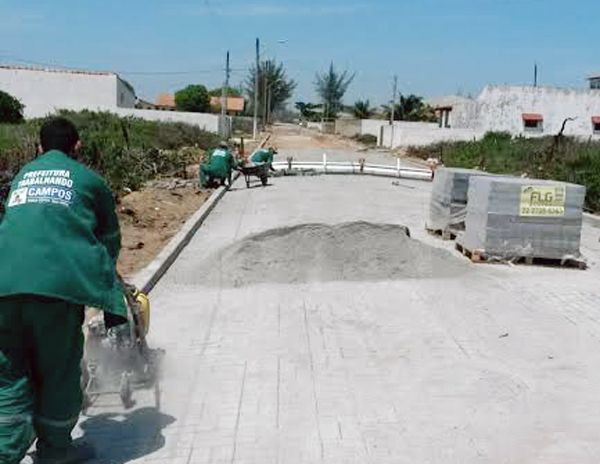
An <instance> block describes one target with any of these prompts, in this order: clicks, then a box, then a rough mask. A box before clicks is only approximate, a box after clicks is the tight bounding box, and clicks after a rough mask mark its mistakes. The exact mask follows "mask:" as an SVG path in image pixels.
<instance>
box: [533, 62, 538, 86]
mask: <svg viewBox="0 0 600 464" xmlns="http://www.w3.org/2000/svg"><path fill="white" fill-rule="evenodd" d="M537 81H538V67H537V63H534V64H533V86H534V87H537Z"/></svg>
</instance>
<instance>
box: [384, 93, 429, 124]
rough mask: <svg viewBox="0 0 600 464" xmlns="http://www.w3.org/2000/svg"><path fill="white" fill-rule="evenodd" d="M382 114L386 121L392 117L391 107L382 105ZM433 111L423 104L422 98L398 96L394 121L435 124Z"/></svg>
mask: <svg viewBox="0 0 600 464" xmlns="http://www.w3.org/2000/svg"><path fill="white" fill-rule="evenodd" d="M382 108H383V113H384V115H385V118H386V119H391V117H392V107H391V106H390V105H383V106H382ZM437 120H438V118H437V116H436V114H435V110H434V109H433V108H432V107H431V106H429V105H426V104H425V103H423V97H419V96H417V95H413V94H411V95H407V96H404V95H400V99H399V101H398V103H396V104H395V105H394V121H424V122H437Z"/></svg>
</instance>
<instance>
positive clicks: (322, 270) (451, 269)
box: [193, 222, 468, 287]
mask: <svg viewBox="0 0 600 464" xmlns="http://www.w3.org/2000/svg"><path fill="white" fill-rule="evenodd" d="M467 269H468V265H467V264H466V263H465V262H463V261H462V260H460V259H459V258H457V257H455V256H453V255H452V254H451V253H450V252H448V251H446V250H441V249H438V248H435V247H431V246H429V245H425V244H423V243H421V242H419V241H417V240H413V239H411V238H410V237H409V236H408V235H407V234H406V232H405V229H404V228H403V227H401V226H398V225H390V224H372V223H367V222H351V223H345V224H339V225H333V226H332V225H326V224H302V225H298V226H294V227H285V228H280V229H272V230H269V231H266V232H263V233H260V234H257V235H253V236H249V237H246V238H245V239H243V240H241V241H240V242H237V243H234V244H232V245H230V246H228V247H226V248H224V249H222V250H220V251H218V252H217V253H215V254H213V255H211V256H209V257H207V259H206V260H204V261H203V262H202V264H201V267H200V268H199V269H197V272H194V273H193V274H194V275H195V276H198V278H197V282H196V283H198V284H203V285H207V286H218V285H221V286H224V287H241V286H245V285H252V284H259V283H266V282H273V283H286V284H294V283H305V282H330V281H381V280H398V279H414V278H440V277H455V276H457V275H460V274H463V273H464V272H466V271H467Z"/></svg>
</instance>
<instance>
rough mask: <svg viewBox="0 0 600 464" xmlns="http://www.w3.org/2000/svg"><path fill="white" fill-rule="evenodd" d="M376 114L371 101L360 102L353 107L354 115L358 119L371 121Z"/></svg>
mask: <svg viewBox="0 0 600 464" xmlns="http://www.w3.org/2000/svg"><path fill="white" fill-rule="evenodd" d="M374 112H375V111H374V110H373V108H371V105H370V102H369V100H358V101H357V102H356V103H354V106H353V107H352V114H354V117H355V118H357V119H369V118H370V117H371V116H373V113H374Z"/></svg>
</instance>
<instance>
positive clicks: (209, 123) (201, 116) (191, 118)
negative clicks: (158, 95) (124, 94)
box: [111, 108, 231, 133]
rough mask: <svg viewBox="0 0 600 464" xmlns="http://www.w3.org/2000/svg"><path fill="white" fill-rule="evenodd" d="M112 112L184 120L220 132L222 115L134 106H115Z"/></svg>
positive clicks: (167, 120) (123, 114)
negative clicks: (140, 108)
mask: <svg viewBox="0 0 600 464" xmlns="http://www.w3.org/2000/svg"><path fill="white" fill-rule="evenodd" d="M111 112H112V113H116V114H118V115H119V116H133V117H136V118H141V119H145V120H147V121H163V122H183V123H186V124H190V125H193V126H198V127H200V128H201V129H204V130H206V131H209V132H215V133H218V132H219V119H220V115H216V114H209V113H186V112H182V111H159V110H138V109H134V108H113V109H112V110H111ZM230 121H231V117H230V116H227V123H226V124H227V125H229V127H230Z"/></svg>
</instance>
